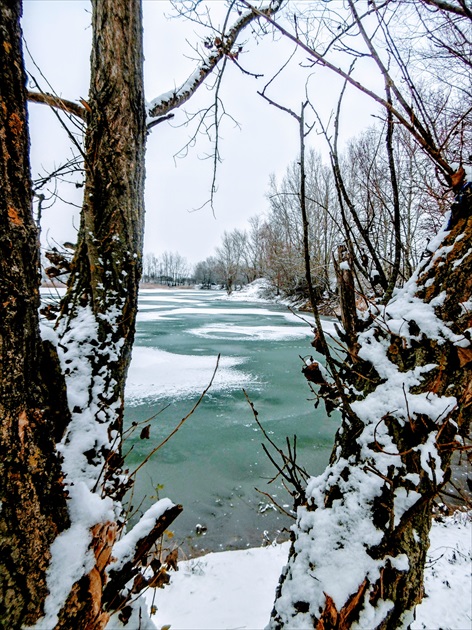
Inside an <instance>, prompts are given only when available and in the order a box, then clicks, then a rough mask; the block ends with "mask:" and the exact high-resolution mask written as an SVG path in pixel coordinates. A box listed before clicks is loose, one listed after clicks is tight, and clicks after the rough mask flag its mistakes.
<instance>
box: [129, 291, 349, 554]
mask: <svg viewBox="0 0 472 630" xmlns="http://www.w3.org/2000/svg"><path fill="white" fill-rule="evenodd" d="M328 325H329V323H328ZM311 339H312V332H311V328H310V326H309V325H307V324H306V323H304V322H303V321H301V320H300V319H299V318H297V317H296V316H295V315H293V314H292V313H290V311H289V310H288V309H287V308H286V307H283V306H278V305H272V304H267V303H248V302H244V301H242V300H241V301H240V300H238V297H237V294H236V296H235V298H233V299H232V300H227V299H225V294H224V293H223V292H217V291H199V290H142V291H141V293H140V307H139V314H138V325H137V335H136V342H135V349H134V352H133V360H132V364H131V368H130V372H129V377H128V383H127V389H126V425H127V426H129V425H130V424H131V423H132V422H142V421H144V420H146V419H148V418H151V417H152V416H155V414H157V413H158V412H160V411H162V410H163V411H162V413H160V414H159V415H157V416H155V417H154V419H152V420H150V425H151V429H150V438H149V439H142V440H141V439H139V432H140V429H139V430H138V431H137V432H136V434H135V435H134V436H132V437H130V438H128V439H127V442H126V443H125V445H124V449H123V450H124V453H126V452H127V451H128V450H129V449H130V448H131V447H132V451H131V452H130V454H129V455H128V456H127V460H126V461H127V466H128V467H129V468H130V470H133V469H134V468H135V467H136V466H137V465H139V463H140V462H141V461H142V460H143V458H144V457H145V456H146V454H147V453H148V452H149V451H150V450H152V449H153V448H154V447H155V446H156V445H157V444H159V443H160V442H161V441H162V440H163V439H164V438H165V437H166V436H167V435H168V434H169V433H170V432H171V431H172V430H173V429H174V428H175V426H176V425H177V424H178V423H179V422H180V420H181V419H182V418H183V417H184V416H185V415H186V414H187V413H188V412H189V411H190V409H191V408H192V406H193V405H194V403H195V402H196V401H197V400H198V398H199V396H200V394H201V392H202V391H203V390H204V389H205V387H206V386H207V385H208V383H209V382H210V379H211V376H212V374H213V371H214V368H215V365H216V359H217V356H218V354H221V360H220V367H219V369H218V371H217V373H216V376H215V380H214V383H213V386H212V388H211V389H210V391H209V392H208V394H207V395H206V396H205V398H204V400H203V402H202V403H201V405H200V407H199V408H198V409H197V411H196V412H195V413H194V414H193V415H192V416H191V417H190V418H189V419H188V420H187V421H186V423H185V424H184V425H183V426H182V427H181V429H180V430H179V431H178V432H177V433H176V434H175V435H174V436H173V437H172V438H171V440H170V441H169V442H167V443H166V444H165V446H163V447H162V448H161V449H160V450H159V451H158V452H157V453H156V454H155V455H154V456H153V458H152V459H151V460H150V461H149V462H148V463H147V464H146V465H145V466H144V467H143V468H142V469H141V471H140V472H139V475H138V478H137V482H136V486H135V490H134V497H133V500H132V503H133V506H134V507H135V508H137V507H138V506H139V505H141V509H145V508H147V507H148V506H149V505H150V503H151V502H152V500H153V499H154V498H155V497H156V496H159V497H163V496H168V497H170V498H171V499H172V500H173V501H174V502H176V503H182V504H183V506H184V512H183V513H182V514H181V515H180V516H179V518H178V519H177V520H176V521H175V522H174V524H173V525H172V527H171V530H172V532H173V535H174V536H173V541H174V542H175V543H176V544H178V545H180V546H181V547H182V549H183V552H184V553H188V554H192V553H195V552H196V551H197V550H198V551H199V550H219V549H221V548H244V547H246V546H257V545H260V544H261V543H262V542H263V540H264V538H268V539H269V540H271V541H272V540H274V539H275V538H276V537H278V540H281V539H282V537H286V536H287V533H286V532H285V534H282V535H280V534H279V532H281V531H282V530H284V528H288V527H289V526H290V525H291V522H292V521H291V519H290V518H289V517H288V516H286V515H284V514H283V513H281V512H279V511H276V510H275V509H273V507H271V504H270V502H269V500H268V499H267V497H265V496H263V495H262V494H260V493H258V492H257V490H256V489H255V488H258V489H259V490H261V491H262V492H266V493H269V494H271V495H273V496H274V498H275V500H276V502H277V503H278V504H280V505H282V506H284V508H285V509H286V510H290V508H291V506H292V503H291V498H290V496H289V495H288V493H287V492H286V491H285V490H284V488H283V486H282V484H281V482H280V480H279V479H277V480H276V481H274V482H273V483H271V484H270V485H269V484H268V481H269V480H270V479H271V478H272V477H273V476H274V474H275V469H274V468H273V466H272V464H271V463H270V461H269V460H268V458H267V456H266V455H265V453H264V452H263V450H262V447H261V442H262V441H263V436H262V434H261V431H260V429H259V428H258V427H257V424H256V423H255V421H254V417H253V414H252V411H251V409H250V407H249V405H248V403H247V401H246V399H245V397H244V394H243V391H242V389H243V388H244V389H245V390H246V391H247V392H248V395H249V397H250V399H251V400H252V402H253V403H254V405H255V408H256V409H257V411H258V412H259V419H260V421H261V423H262V424H263V426H264V428H265V430H266V431H267V432H268V433H269V434H270V436H271V438H272V439H274V441H276V442H277V444H279V445H280V446H284V444H285V436H290V437H292V436H293V434H295V433H296V434H297V438H298V461H299V463H300V464H302V465H303V466H305V467H306V468H307V469H308V471H309V472H310V473H311V474H317V473H319V472H321V471H322V470H323V468H324V467H325V465H326V463H327V461H328V458H329V454H330V452H331V447H332V443H333V436H334V432H335V430H336V428H337V419H336V418H335V417H334V416H333V417H332V418H327V417H326V414H325V413H324V411H323V410H322V405H320V408H319V409H318V410H315V409H314V403H313V400H312V397H313V396H312V394H311V392H310V390H309V388H308V386H307V384H306V381H305V379H304V377H303V376H302V374H301V367H302V362H301V360H300V358H299V355H301V356H307V355H314V354H315V353H314V351H313V348H312V347H311V346H310V341H311ZM197 524H200V525H203V526H205V527H206V528H207V529H206V533H205V534H204V535H198V534H196V531H195V528H196V525H197Z"/></svg>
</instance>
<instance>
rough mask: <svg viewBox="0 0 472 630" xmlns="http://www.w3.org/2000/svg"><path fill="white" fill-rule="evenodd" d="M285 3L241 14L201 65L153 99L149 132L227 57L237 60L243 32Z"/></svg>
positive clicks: (276, 0) (278, 1)
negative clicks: (176, 86) (186, 77)
mask: <svg viewBox="0 0 472 630" xmlns="http://www.w3.org/2000/svg"><path fill="white" fill-rule="evenodd" d="M282 3H283V0H271V2H270V3H269V4H268V5H266V6H264V7H263V8H261V9H257V11H256V10H254V9H250V10H249V11H247V12H245V13H244V14H243V15H241V16H240V17H239V18H238V19H237V20H236V22H235V23H234V25H233V26H232V27H231V28H230V29H229V31H228V32H227V33H225V32H222V33H221V34H220V36H219V37H215V38H214V40H213V41H212V42H211V43H210V44H208V45H206V47H209V49H210V52H209V54H208V56H207V57H206V58H205V59H204V60H203V62H202V63H201V65H200V66H199V67H198V68H197V69H196V70H195V71H194V72H193V73H192V74H191V75H190V77H189V78H188V79H187V80H186V81H185V82H184V83H183V84H182V85H181V86H180V87H178V88H175V89H174V90H170V91H168V92H165V93H164V94H161V95H160V96H158V97H157V98H155V99H153V100H152V101H151V102H150V103H149V104H148V106H147V112H148V123H147V127H148V129H150V128H152V127H154V126H155V125H156V124H158V123H159V122H160V121H161V119H162V117H163V116H167V115H168V114H169V112H171V111H172V110H174V109H176V108H177V107H180V106H181V105H183V104H184V103H186V102H187V101H188V100H189V98H190V97H191V96H192V95H193V94H194V93H195V91H196V90H197V89H198V88H199V87H200V86H201V85H202V84H203V83H204V82H205V80H206V78H207V77H208V76H209V75H210V74H211V73H212V72H213V70H214V69H215V67H216V66H217V65H218V63H219V62H220V61H221V60H222V59H223V58H224V57H228V58H230V59H237V56H238V54H239V52H240V50H239V48H238V47H236V48H235V45H236V41H237V39H238V37H239V35H240V34H241V33H242V31H243V30H244V29H245V28H246V27H247V26H249V25H250V24H251V23H252V22H254V21H255V20H257V19H259V18H260V17H261V16H267V17H270V16H272V15H274V14H275V13H276V12H277V11H278V10H279V9H280V7H281V6H282Z"/></svg>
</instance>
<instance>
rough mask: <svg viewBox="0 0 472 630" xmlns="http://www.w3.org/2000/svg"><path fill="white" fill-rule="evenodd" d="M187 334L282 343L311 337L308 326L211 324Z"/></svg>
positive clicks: (209, 337)
mask: <svg viewBox="0 0 472 630" xmlns="http://www.w3.org/2000/svg"><path fill="white" fill-rule="evenodd" d="M187 332H189V333H191V334H192V335H196V336H197V337H204V338H206V339H234V340H237V339H258V340H262V341H282V340H284V339H303V338H305V337H307V336H311V335H312V331H311V328H309V327H308V326H237V325H233V324H223V323H221V324H219V323H218V324H211V325H210V326H201V327H200V328H194V329H192V330H188V331H187Z"/></svg>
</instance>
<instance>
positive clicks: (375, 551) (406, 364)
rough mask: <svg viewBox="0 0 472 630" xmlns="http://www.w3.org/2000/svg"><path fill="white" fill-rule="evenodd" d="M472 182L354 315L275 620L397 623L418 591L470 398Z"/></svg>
mask: <svg viewBox="0 0 472 630" xmlns="http://www.w3.org/2000/svg"><path fill="white" fill-rule="evenodd" d="M471 211H472V186H471V184H467V185H465V186H463V187H462V190H461V191H460V193H459V195H458V197H457V200H456V203H455V204H454V205H453V207H452V209H451V214H450V217H449V220H448V225H447V228H446V231H445V232H443V234H442V241H440V239H439V238H437V239H436V242H435V243H434V245H433V244H430V248H431V251H430V252H429V254H428V255H427V256H426V257H425V259H424V260H423V262H422V263H421V265H420V266H419V268H418V269H417V271H416V273H415V274H414V275H413V277H412V279H411V280H410V281H409V282H408V283H407V285H406V286H405V287H404V288H403V289H401V290H399V291H397V293H396V294H395V295H394V296H393V298H392V299H391V300H390V302H389V303H388V304H387V305H386V306H385V307H383V306H380V305H379V306H373V307H372V308H371V310H370V319H369V321H364V322H358V330H359V328H363V331H362V332H359V333H358V335H357V342H358V353H357V356H355V357H352V355H351V356H348V358H347V359H346V364H345V367H344V370H343V371H341V373H340V376H341V378H342V381H343V386H344V392H345V393H346V392H349V394H348V398H349V400H348V404H347V405H344V408H343V409H342V415H343V417H342V426H341V428H340V429H339V431H338V433H337V435H336V440H335V445H334V449H333V451H332V455H331V459H330V464H329V466H328V468H327V469H326V471H325V472H324V473H323V474H322V475H320V476H319V477H316V478H313V479H311V480H310V481H309V483H308V486H307V491H306V505H305V506H303V507H301V508H299V511H298V518H297V524H296V526H295V528H294V531H293V539H292V545H291V551H290V557H289V562H288V564H287V566H286V568H285V570H284V572H283V575H282V576H281V581H280V584H279V587H278V591H277V595H276V601H275V604H274V609H273V612H272V619H271V628H284V627H290V628H308V627H314V628H318V629H328V628H330V629H335V628H336V629H339V630H341V629H345V628H351V627H352V628H372V629H374V628H375V629H382V630H387V629H389V630H393V629H394V628H398V627H407V626H408V625H409V623H410V622H411V620H412V619H413V615H414V608H415V606H416V605H417V604H418V603H419V602H420V601H421V599H422V596H423V570H424V562H425V556H426V551H427V549H428V545H429V538H428V536H429V530H430V526H431V513H432V503H433V501H434V498H435V497H436V496H437V494H438V491H440V489H441V487H443V485H444V484H445V483H446V482H447V480H448V478H449V475H450V459H451V454H452V452H453V451H454V450H455V449H456V448H460V447H461V443H463V441H462V440H463V439H464V438H467V437H468V431H469V426H470V419H471V410H472V385H471V383H472V379H471V376H472V350H471V340H470V331H471V326H472V317H471V293H472V257H471V255H470V254H471V252H472V212H471Z"/></svg>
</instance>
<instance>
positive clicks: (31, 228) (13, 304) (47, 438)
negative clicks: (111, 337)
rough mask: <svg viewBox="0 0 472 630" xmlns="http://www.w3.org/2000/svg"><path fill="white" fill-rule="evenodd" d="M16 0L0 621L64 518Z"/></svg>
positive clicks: (0, 322)
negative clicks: (41, 316) (42, 327)
mask: <svg viewBox="0 0 472 630" xmlns="http://www.w3.org/2000/svg"><path fill="white" fill-rule="evenodd" d="M20 14H21V2H14V1H12V2H8V3H5V2H3V3H2V4H1V5H0V33H1V40H2V42H1V46H0V182H1V184H0V626H1V627H5V628H17V627H20V625H22V623H29V624H30V623H33V622H34V621H36V619H37V618H38V617H39V616H40V615H41V614H42V604H43V602H44V599H45V596H46V593H47V588H46V575H45V573H46V569H47V566H48V561H49V558H50V555H51V554H50V551H49V548H50V545H51V542H52V541H53V540H54V538H55V537H56V536H57V534H58V533H59V532H60V531H61V530H62V529H64V527H66V526H67V524H68V516H67V510H66V508H65V496H64V494H63V490H62V486H61V483H60V479H61V471H60V466H59V463H58V460H57V458H56V456H55V453H54V439H53V436H54V433H55V431H54V424H55V421H56V419H57V417H58V415H63V416H65V415H67V408H66V407H65V406H64V397H63V396H62V397H61V396H60V395H59V393H60V392H61V391H62V390H63V387H62V390H61V381H60V378H59V379H58V380H57V381H56V383H55V391H54V392H51V391H50V389H49V384H50V381H49V380H48V379H46V378H43V377H42V373H43V374H46V375H50V374H51V373H54V372H55V371H57V370H56V367H57V356H56V364H54V353H53V352H49V349H48V348H47V347H44V348H43V346H42V342H41V338H40V333H39V320H38V306H39V282H40V277H39V246H38V231H37V228H36V225H35V223H34V221H33V215H32V203H31V202H32V190H31V181H30V167H29V158H28V151H29V138H28V131H27V114H26V91H25V85H26V76H25V72H24V67H23V57H22V50H21V31H20V26H19V19H20Z"/></svg>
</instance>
